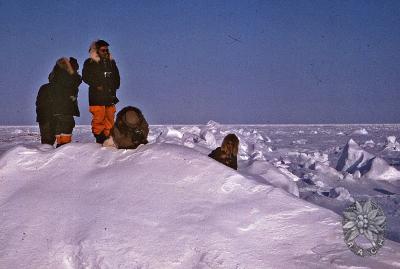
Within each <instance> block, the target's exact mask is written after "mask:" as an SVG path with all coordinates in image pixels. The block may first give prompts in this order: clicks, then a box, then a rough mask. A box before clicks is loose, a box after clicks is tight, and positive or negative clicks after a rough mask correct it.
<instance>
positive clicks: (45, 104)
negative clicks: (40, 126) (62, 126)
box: [36, 83, 53, 123]
mask: <svg viewBox="0 0 400 269" xmlns="http://www.w3.org/2000/svg"><path fill="white" fill-rule="evenodd" d="M52 104H53V96H52V89H51V84H50V83H47V84H44V85H42V86H41V87H40V89H39V92H38V94H37V97H36V122H42V123H44V122H49V121H51V120H52V116H53V110H52V106H53V105H52Z"/></svg>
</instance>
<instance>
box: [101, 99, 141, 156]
mask: <svg viewBox="0 0 400 269" xmlns="http://www.w3.org/2000/svg"><path fill="white" fill-rule="evenodd" d="M148 134H149V125H148V123H147V121H146V119H145V118H144V116H143V114H142V112H141V111H140V109H138V108H136V107H132V106H127V107H125V108H123V109H121V111H120V112H118V114H117V118H116V120H115V124H114V126H113V128H112V129H111V136H110V138H109V139H107V140H106V141H105V142H104V146H114V147H116V148H118V149H135V148H137V147H138V146H139V145H140V144H147V143H148V141H147V136H148Z"/></svg>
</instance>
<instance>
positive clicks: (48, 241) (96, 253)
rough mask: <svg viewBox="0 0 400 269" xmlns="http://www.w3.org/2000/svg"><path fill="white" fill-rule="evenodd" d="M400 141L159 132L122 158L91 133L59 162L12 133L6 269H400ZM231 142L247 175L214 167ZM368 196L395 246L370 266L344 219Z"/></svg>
mask: <svg viewBox="0 0 400 269" xmlns="http://www.w3.org/2000/svg"><path fill="white" fill-rule="evenodd" d="M357 130H365V131H362V132H356V131H357ZM399 130H400V126H398V125H386V126H373V125H371V126H226V125H220V124H218V123H216V122H210V123H209V124H207V125H205V126H200V125H199V126H152V127H151V133H150V139H149V140H150V143H149V144H148V145H142V146H140V147H139V148H138V149H136V150H117V149H113V148H102V147H101V146H100V145H98V144H95V143H93V138H92V136H91V134H90V128H89V127H88V126H83V127H78V128H76V129H75V132H74V141H75V142H74V143H71V144H69V145H65V146H62V147H60V148H57V149H53V148H51V147H48V146H43V145H40V144H39V137H38V132H37V128H35V127H0V134H1V135H2V136H1V137H2V141H1V144H0V153H1V155H0V217H1V219H0V268H182V269H183V268H251V269H253V268H330V267H332V268H399V267H400V244H399V243H397V242H393V241H392V240H395V241H399V238H400V236H399V230H400V229H399V219H400V217H399V215H400V214H399V206H398V205H399V201H400V199H399V193H400V191H399V185H398V180H399V179H398V178H397V176H398V174H397V173H398V170H397V169H396V168H397V167H398V164H399V162H398V161H399V159H400V158H399V157H400V156H399V151H398V150H396V148H395V147H388V144H389V143H391V145H394V144H395V143H396V140H395V139H394V138H393V136H395V137H398V134H399ZM228 133H235V134H236V135H238V137H239V139H240V152H239V170H238V171H235V170H232V169H230V168H228V167H225V166H223V165H221V164H220V163H218V162H215V161H214V160H212V159H210V158H208V157H207V154H208V153H209V152H210V151H211V149H213V148H214V147H215V146H218V145H220V143H221V141H222V139H223V137H224V136H225V135H226V134H228ZM351 140H352V141H351ZM370 140H373V141H375V142H374V143H365V142H367V141H370ZM299 141H301V143H299ZM353 142H354V143H353ZM367 144H368V145H369V146H367ZM346 145H350V146H349V147H348V148H350V152H349V150H346V149H345V148H346ZM360 145H361V146H360ZM370 145H373V146H372V147H371V146H370ZM363 146H364V148H363ZM364 150H365V152H364ZM360 152H361V154H360ZM346 154H347V157H346ZM349 156H350V157H349ZM351 156H355V157H354V158H352V157H351ZM360 156H361V158H360ZM364 156H367V158H364ZM369 157H371V158H369ZM358 160H361V162H359V163H358V164H361V163H363V162H364V161H365V162H366V163H369V162H370V163H371V165H370V166H368V169H367V170H365V169H363V167H365V166H364V165H360V166H358V164H357V165H354V164H355V163H357V162H358ZM368 160H373V161H368ZM374 162H376V163H374ZM340 163H342V164H345V165H343V167H342V168H343V169H335V168H340V167H341V165H339V164H340ZM349 167H357V169H353V170H351V171H350V170H349V169H348V168H349ZM393 169H394V170H393ZM360 170H362V171H360ZM387 171H390V173H388V172H387ZM382 173H384V174H385V173H386V174H385V176H383V177H382V176H381V174H382ZM366 197H370V198H373V199H374V200H375V201H377V202H378V204H380V205H381V206H382V207H383V208H384V211H385V213H386V215H387V217H388V233H387V236H388V237H389V239H392V240H386V241H385V245H384V247H383V248H382V249H380V250H379V252H378V254H377V255H376V256H372V257H366V258H361V257H358V256H355V255H354V254H353V253H352V252H350V250H349V249H348V248H347V247H346V245H345V243H344V240H343V232H342V226H341V221H342V217H341V212H342V211H343V209H344V208H345V207H346V206H348V205H350V204H351V203H352V202H353V201H354V199H359V198H366Z"/></svg>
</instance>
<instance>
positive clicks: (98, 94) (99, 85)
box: [82, 40, 120, 144]
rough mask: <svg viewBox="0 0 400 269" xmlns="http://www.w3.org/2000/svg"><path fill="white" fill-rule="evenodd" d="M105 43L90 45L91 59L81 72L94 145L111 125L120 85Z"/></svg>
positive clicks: (102, 140)
mask: <svg viewBox="0 0 400 269" xmlns="http://www.w3.org/2000/svg"><path fill="white" fill-rule="evenodd" d="M108 46H109V44H108V43H107V42H106V41H104V40H97V41H95V42H93V43H92V45H91V46H90V49H89V54H90V57H89V58H88V59H87V60H86V61H85V63H84V65H83V70H82V76H83V81H84V82H85V83H86V84H88V85H89V111H90V113H92V133H93V135H94V137H95V138H96V142H97V143H100V144H102V143H103V142H104V141H105V140H106V139H107V138H108V137H109V136H110V130H111V128H112V127H113V125H114V115H115V111H116V108H115V104H117V103H118V101H119V100H118V98H117V96H116V91H117V89H118V88H119V85H120V76H119V71H118V68H117V65H116V63H115V61H114V60H113V59H112V57H111V54H110V51H109V49H108Z"/></svg>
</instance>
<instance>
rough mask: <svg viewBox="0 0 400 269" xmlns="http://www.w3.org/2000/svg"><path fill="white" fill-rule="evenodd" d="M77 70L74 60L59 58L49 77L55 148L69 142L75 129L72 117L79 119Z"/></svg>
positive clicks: (78, 77) (78, 76)
mask: <svg viewBox="0 0 400 269" xmlns="http://www.w3.org/2000/svg"><path fill="white" fill-rule="evenodd" d="M78 69H79V65H78V62H77V61H76V59H75V58H72V57H71V58H61V59H58V60H57V63H56V65H55V66H54V68H53V71H52V72H51V73H50V75H49V81H50V84H51V85H52V88H53V90H52V96H53V98H52V100H53V102H52V112H53V120H54V133H55V136H56V140H57V147H59V146H61V145H63V144H66V143H70V142H71V140H72V131H73V129H74V127H75V120H74V116H78V117H79V108H78V103H77V98H78V91H79V89H78V87H79V85H80V84H81V82H82V78H81V76H80V75H79V73H78Z"/></svg>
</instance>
